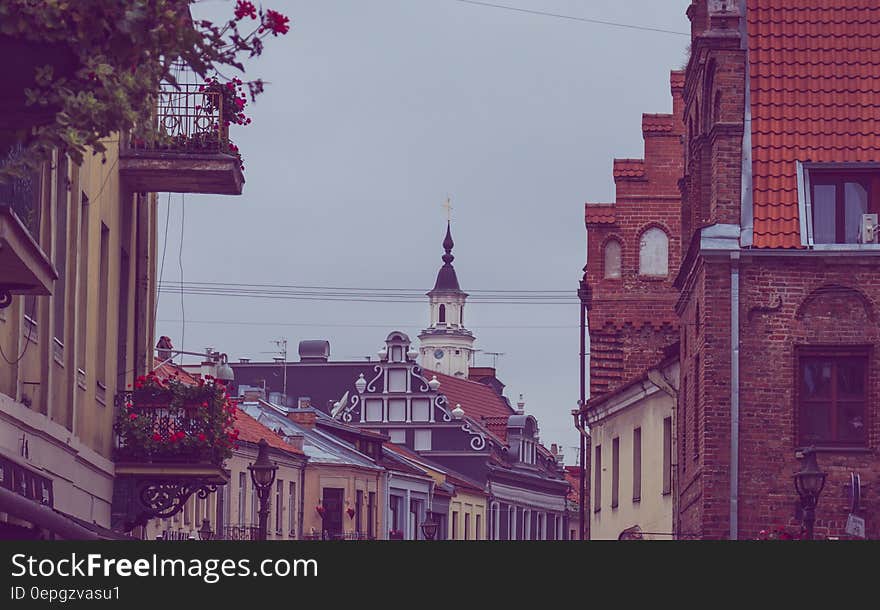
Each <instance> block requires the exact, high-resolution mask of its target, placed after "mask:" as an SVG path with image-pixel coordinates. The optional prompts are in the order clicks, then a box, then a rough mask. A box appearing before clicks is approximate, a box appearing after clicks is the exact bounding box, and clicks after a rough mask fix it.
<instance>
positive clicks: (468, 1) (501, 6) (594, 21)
mask: <svg viewBox="0 0 880 610" xmlns="http://www.w3.org/2000/svg"><path fill="white" fill-rule="evenodd" d="M452 1H453V2H460V3H462V4H473V5H476V6H484V7H487V8H497V9H502V10H506V11H515V12H517V13H527V14H529V15H540V16H542V17H555V18H556V19H568V20H570V21H581V22H584V23H592V24H594V25H607V26H611V27H616V28H626V29H629V30H641V31H644V32H657V33H660V34H674V35H676V36H690V34H688V33H687V32H679V31H677V30H666V29H663V28H652V27H650V26H645V25H633V24H631V23H620V22H617V21H605V20H602V19H591V18H588V17H576V16H574V15H563V14H561V13H550V12H547V11H538V10H534V9H527V8H520V7H517V6H507V5H504V4H494V3H492V2H481V1H479V0H452Z"/></svg>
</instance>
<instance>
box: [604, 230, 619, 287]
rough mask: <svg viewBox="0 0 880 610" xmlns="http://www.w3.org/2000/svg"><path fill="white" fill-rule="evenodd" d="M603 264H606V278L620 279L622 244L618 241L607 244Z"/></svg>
mask: <svg viewBox="0 0 880 610" xmlns="http://www.w3.org/2000/svg"><path fill="white" fill-rule="evenodd" d="M602 256H603V262H604V264H605V277H606V278H611V279H619V278H620V267H621V264H620V242H619V241H617V240H616V239H610V240H608V242H607V243H606V244H605V252H604V253H603V255H602Z"/></svg>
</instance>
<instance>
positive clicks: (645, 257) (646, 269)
mask: <svg viewBox="0 0 880 610" xmlns="http://www.w3.org/2000/svg"><path fill="white" fill-rule="evenodd" d="M668 274H669V237H668V236H667V235H666V232H665V231H664V230H663V229H660V228H658V227H651V228H650V229H648V230H647V231H645V232H644V233H642V238H641V239H640V240H639V275H651V276H666V275H668Z"/></svg>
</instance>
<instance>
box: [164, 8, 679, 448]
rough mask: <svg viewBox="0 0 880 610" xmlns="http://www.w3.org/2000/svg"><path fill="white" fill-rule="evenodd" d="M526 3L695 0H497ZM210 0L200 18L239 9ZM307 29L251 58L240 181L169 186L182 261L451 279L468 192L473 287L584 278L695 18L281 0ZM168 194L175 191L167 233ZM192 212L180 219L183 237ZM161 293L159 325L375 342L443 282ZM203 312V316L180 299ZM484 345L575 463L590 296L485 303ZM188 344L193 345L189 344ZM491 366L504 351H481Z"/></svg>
mask: <svg viewBox="0 0 880 610" xmlns="http://www.w3.org/2000/svg"><path fill="white" fill-rule="evenodd" d="M495 3H497V4H506V5H510V6H515V7H520V8H523V9H529V10H537V11H547V12H553V13H559V14H565V15H571V16H575V17H581V18H590V19H599V20H606V21H614V22H620V23H627V24H634V25H643V26H648V27H655V28H661V29H669V30H677V31H680V32H687V31H688V27H689V26H688V21H687V18H686V17H685V14H684V13H685V9H686V8H687V6H688V4H689V1H688V0H661V1H657V0H590V1H587V0H497V1H496V2H495ZM233 6H234V2H232V1H229V2H226V1H223V0H207V1H204V2H201V3H199V4H197V5H196V7H195V9H194V13H195V15H196V17H197V18H214V19H218V20H219V19H224V18H228V16H229V15H231V13H232V7H233ZM264 7H266V8H274V9H276V10H279V11H281V12H283V13H285V14H287V15H288V16H289V17H290V18H291V22H292V28H291V31H290V32H289V33H288V34H287V35H286V36H283V37H278V38H274V39H273V38H270V39H269V40H267V44H266V51H265V53H264V55H263V56H262V57H260V58H259V59H257V60H256V61H254V62H252V63H251V64H250V65H249V66H248V70H249V71H248V76H250V77H252V78H253V77H257V76H260V77H262V78H264V79H265V80H266V81H268V82H269V84H268V85H267V88H266V93H265V94H264V95H263V96H261V97H260V98H258V99H257V102H256V103H255V104H252V105H249V107H248V109H249V111H250V112H249V115H250V116H251V117H252V118H253V123H252V124H251V125H248V126H247V127H238V128H236V127H233V129H232V133H231V135H232V138H233V139H234V140H235V141H236V143H237V144H238V145H239V147H240V148H241V150H242V154H243V156H244V161H245V167H246V170H245V177H246V180H247V182H246V184H245V187H244V193H243V195H242V196H240V197H223V196H194V195H189V196H186V197H185V201H183V202H182V200H183V197H182V196H181V195H171V196H170V200H171V205H170V217H169V218H170V221H169V223H168V224H169V227H168V238H167V251H166V256H165V263H164V271H163V274H164V279H165V280H170V281H177V280H180V278H181V273H180V266H182V267H183V277H184V280H185V281H204V282H236V283H239V282H240V283H276V284H293V285H310V286H343V287H364V288H410V289H413V288H422V289H424V290H426V291H427V290H428V289H430V288H431V286H432V285H433V282H434V279H435V277H436V273H437V270H438V268H439V266H440V264H441V261H440V256H441V255H442V248H441V245H440V244H441V241H442V239H443V235H444V232H445V228H446V227H445V222H446V216H445V212H444V210H443V209H442V208H441V204H442V203H443V201H444V200H445V198H446V195H447V194H449V195H451V197H452V199H453V206H454V211H453V221H452V223H453V237H454V238H455V244H456V246H455V252H454V253H455V256H456V259H455V266H456V270H457V272H458V277H459V280H460V282H461V285H462V288H463V289H464V290H466V291H467V290H468V289H471V290H482V289H502V290H512V289H527V290H566V289H567V290H571V291H572V292H574V291H575V290H576V289H577V282H578V280H579V278H580V274H581V268H582V267H583V265H584V261H585V230H584V224H583V204H584V202H585V201H611V200H612V197H613V187H614V185H613V181H612V178H611V164H612V159H613V158H614V157H640V156H642V138H641V114H642V113H643V112H670V111H671V99H670V94H669V71H670V70H671V69H678V68H681V67H682V66H683V64H684V61H685V49H686V46H687V42H688V38H687V37H686V36H675V35H670V34H664V33H657V32H648V31H640V30H633V29H624V28H618V27H610V26H604V25H598V24H591V23H586V22H582V21H575V20H567V19H561V18H552V17H546V16H539V15H533V14H526V13H522V12H515V11H506V10H501V9H497V8H489V7H485V6H475V5H473V4H467V3H463V2H459V1H456V0H275V1H274V2H268V3H266V4H264ZM167 206H168V195H161V196H160V207H159V215H160V218H161V223H162V224H161V225H160V230H159V249H160V254H161V251H162V248H163V244H164V243H165V239H164V219H165V214H166V209H167ZM181 223H183V231H182V235H183V238H182V240H181ZM180 301H181V299H180V297H179V296H177V295H171V294H163V295H161V299H160V303H159V311H158V317H159V323H158V329H157V330H158V334H160V335H163V334H164V335H169V336H171V337H172V339H173V340H174V344H175V346H176V347H178V348H183V349H187V350H201V349H203V348H204V347H206V346H212V347H215V348H217V349H219V350H220V351H224V352H227V353H228V354H229V355H230V358H231V359H233V360H235V359H237V358H239V357H251V358H254V359H258V358H260V359H268V358H271V354H267V353H264V352H268V351H270V350H272V349H274V346H273V345H272V344H271V343H270V341H271V340H273V339H277V338H279V337H286V338H287V340H288V342H289V348H288V350H289V354H290V355H291V358H293V359H295V358H296V348H297V343H298V342H299V341H300V340H302V339H328V340H329V341H330V343H331V358H332V359H363V357H364V356H366V355H369V354H372V355H375V353H376V351H377V350H378V349H379V347H380V346H381V345H383V341H384V339H385V337H386V335H387V334H388V333H389V332H390V331H391V330H403V331H404V332H407V333H408V334H409V335H410V336H411V337H413V338H415V336H416V335H417V334H418V332H419V331H420V330H421V329H422V328H424V327H425V326H426V325H427V322H428V310H427V300H426V301H425V303H418V304H411V303H392V304H375V303H340V302H332V303H328V302H314V301H288V300H285V301H281V300H257V299H250V298H235V297H223V298H220V297H207V296H193V295H188V296H186V297H185V302H184V308H183V315H182V311H181V302H180ZM184 319H185V327H184V325H183V324H182V322H181V320H184ZM466 322H467V325H468V327H469V328H471V329H472V330H473V331H474V334H475V335H476V337H477V345H476V347H477V348H479V349H483V350H486V351H492V352H503V353H504V356H502V357H501V358H499V360H498V375H499V377H500V379H501V380H502V381H503V382H504V383H506V384H507V395H508V397H509V398H510V399H511V401H512V402H515V401H516V398H517V396H518V394H519V393H523V394H524V395H525V400H526V411H527V412H530V413H532V414H534V415H535V416H537V417H538V420H539V424H540V427H541V439H542V441H543V442H544V443H545V444H546V445H547V446H549V445H550V444H551V443H554V442H555V443H560V444H562V445H564V446H565V447H566V463H569V464H572V463H574V462H575V456H576V451H575V450H574V448H575V446H576V445H577V442H578V439H577V433H576V432H574V431H573V429H572V426H571V416H570V414H569V413H570V411H571V409H572V408H574V407H575V403H576V401H577V399H578V391H579V389H578V388H579V385H578V384H579V381H578V330H577V326H578V306H577V305H564V306H561V305H546V306H528V305H499V304H473V305H472V306H470V307H469V311H468V319H466ZM182 343H183V345H182ZM476 363H477V364H478V365H489V364H491V359H490V358H489V357H488V356H486V355H481V354H478V355H477V362H476Z"/></svg>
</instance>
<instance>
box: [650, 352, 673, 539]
mask: <svg viewBox="0 0 880 610" xmlns="http://www.w3.org/2000/svg"><path fill="white" fill-rule="evenodd" d="M680 363H681V358H679V372H678V378H679V381H678V383H679V384H681V364H680ZM648 380H649V381H650V382H651V383H653V384H654V385H656V386H657V387H658V388H660V389H661V390H663V391H664V392H666V394H668V395H669V396H670V397H671V398H672V429H671V430H670V435H671V437H672V438H671V441H672V446H671V447H670V448H669V451H670V456H669V457H670V464H669V467H670V469H671V470H672V472H671V473H670V474H671V478H672V480H671V481H670V485H671V487H672V489H671V490H670V491H671V493H672V539H673V540H678V533H679V532H680V531H681V516H680V515H679V512H678V503H679V497H678V487H679V482H678V457H677V456H678V442H677V441H676V438H677V435H678V427H677V426H676V425H675V422H676V421H677V420H678V389H677V388H676V387H675V386H674V385H673V383H672V381H670V380H669V378H668V377H666V375H664V374H663V371H661V370H660V369H651V370H649V371H648Z"/></svg>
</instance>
